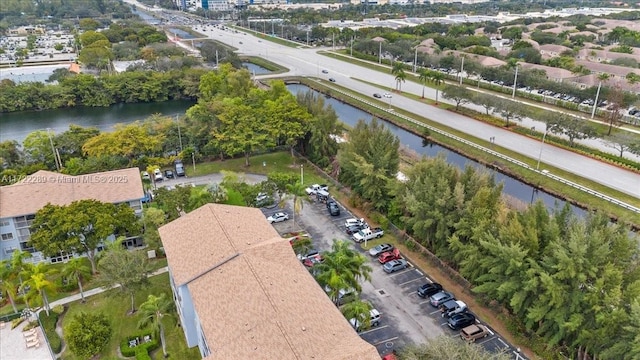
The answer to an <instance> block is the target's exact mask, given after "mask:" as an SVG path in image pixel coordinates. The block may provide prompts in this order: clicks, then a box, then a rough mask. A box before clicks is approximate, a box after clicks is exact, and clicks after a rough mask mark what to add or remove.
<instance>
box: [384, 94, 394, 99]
mask: <svg viewBox="0 0 640 360" xmlns="http://www.w3.org/2000/svg"><path fill="white" fill-rule="evenodd" d="M383 96H384V97H386V98H392V97H393V96H391V94H389V93H384V95H383Z"/></svg>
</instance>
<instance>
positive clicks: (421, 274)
mask: <svg viewBox="0 0 640 360" xmlns="http://www.w3.org/2000/svg"><path fill="white" fill-rule="evenodd" d="M416 271H417V272H418V274H420V276H423V275H424V274H423V273H422V271H420V270H418V269H417V268H416Z"/></svg>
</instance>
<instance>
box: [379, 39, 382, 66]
mask: <svg viewBox="0 0 640 360" xmlns="http://www.w3.org/2000/svg"><path fill="white" fill-rule="evenodd" d="M378 44H379V45H380V48H379V50H378V64H382V41H381V42H379V43H378Z"/></svg>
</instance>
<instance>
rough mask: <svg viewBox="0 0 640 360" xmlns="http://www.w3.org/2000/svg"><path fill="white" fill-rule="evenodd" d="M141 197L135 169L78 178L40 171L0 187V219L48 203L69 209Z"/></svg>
mask: <svg viewBox="0 0 640 360" xmlns="http://www.w3.org/2000/svg"><path fill="white" fill-rule="evenodd" d="M143 197H144V190H143V187H142V178H141V177H140V171H139V170H138V168H129V169H120V170H114V171H106V172H100V173H93V174H86V175H78V176H72V175H64V174H59V173H55V172H51V171H46V170H40V171H38V172H36V173H34V174H31V175H29V176H27V177H25V178H24V179H22V180H21V181H19V182H17V183H15V184H12V185H7V186H1V187H0V218H8V217H15V216H22V215H30V214H35V213H36V212H37V211H38V210H40V209H42V208H43V207H44V206H45V205H47V204H48V203H51V204H53V205H68V204H71V203H72V202H74V201H77V200H85V199H95V200H98V201H102V202H107V203H122V202H126V201H132V200H139V199H141V198H143Z"/></svg>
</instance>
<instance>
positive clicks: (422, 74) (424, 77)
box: [418, 68, 430, 99]
mask: <svg viewBox="0 0 640 360" xmlns="http://www.w3.org/2000/svg"><path fill="white" fill-rule="evenodd" d="M429 71H430V70H429V69H427V68H420V70H419V71H418V79H419V80H420V83H422V96H421V97H420V98H421V99H424V88H425V86H426V83H427V81H428V80H429V78H430V73H429Z"/></svg>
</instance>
